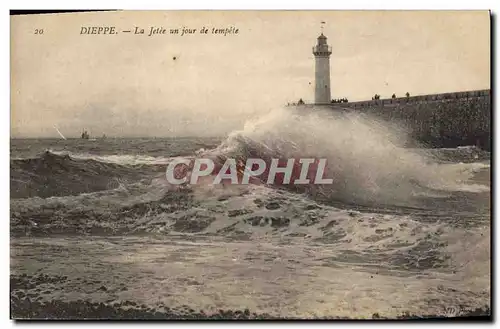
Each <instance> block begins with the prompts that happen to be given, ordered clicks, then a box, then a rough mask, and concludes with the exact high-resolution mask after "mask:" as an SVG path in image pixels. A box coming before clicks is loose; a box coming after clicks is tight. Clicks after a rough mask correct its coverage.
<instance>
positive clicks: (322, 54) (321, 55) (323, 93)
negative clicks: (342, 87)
mask: <svg viewBox="0 0 500 329" xmlns="http://www.w3.org/2000/svg"><path fill="white" fill-rule="evenodd" d="M313 54H314V58H315V59H316V76H315V79H316V81H315V91H314V103H315V104H329V103H330V100H331V94H330V55H331V54H332V48H331V47H329V46H328V44H327V43H326V37H325V36H324V35H323V33H321V35H320V36H319V37H318V43H317V44H316V46H314V47H313Z"/></svg>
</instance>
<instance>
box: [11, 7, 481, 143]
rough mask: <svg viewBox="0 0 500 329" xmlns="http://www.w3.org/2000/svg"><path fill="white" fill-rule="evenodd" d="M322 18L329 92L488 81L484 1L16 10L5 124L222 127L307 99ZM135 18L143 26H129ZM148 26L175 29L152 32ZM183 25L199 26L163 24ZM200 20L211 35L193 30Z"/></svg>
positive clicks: (354, 96)
mask: <svg viewBox="0 0 500 329" xmlns="http://www.w3.org/2000/svg"><path fill="white" fill-rule="evenodd" d="M321 21H324V22H325V24H324V27H323V33H324V34H325V36H326V37H328V44H329V45H331V46H332V55H331V57H330V69H331V85H332V98H343V97H346V98H348V99H349V100H350V101H356V100H366V99H371V97H372V96H373V95H374V94H375V93H377V94H380V95H381V98H389V97H390V96H391V95H392V94H393V93H395V94H396V95H398V96H403V95H404V94H405V93H406V92H409V93H410V94H411V95H421V94H433V93H441V92H454V91H465V90H475V89H488V88H490V16H489V12H488V11H260V12H259V11H122V12H94V13H66V14H50V15H29V16H12V17H11V137H13V138H31V137H58V133H57V131H56V130H55V128H54V126H57V127H58V129H59V130H60V131H61V132H62V133H63V134H64V135H65V136H66V137H77V136H79V134H81V131H82V129H88V130H89V132H90V133H91V135H94V136H101V135H102V134H106V135H107V136H114V137H138V136H144V137H152V136H157V137H161V136H223V135H225V134H227V133H229V132H231V131H233V130H238V129H241V128H242V127H243V125H244V123H245V122H246V121H247V120H249V119H252V118H256V117H258V116H260V115H263V114H266V113H268V112H269V111H271V110H273V109H275V108H279V107H282V106H283V105H285V104H286V103H287V102H296V101H297V100H298V99H299V98H303V99H304V100H305V101H306V102H307V101H313V98H314V56H313V54H312V47H313V45H314V44H315V43H316V38H317V37H318V36H319V34H320V33H321V24H320V22H321ZM91 26H101V27H103V26H108V27H111V26H114V27H115V29H116V31H117V32H118V34H114V35H87V34H83V35H82V34H80V32H81V29H82V27H91ZM136 27H137V28H139V29H141V28H142V29H144V31H145V34H144V35H136V34H134V33H133V32H134V31H135V28H136ZM151 27H160V28H161V27H163V28H165V29H166V30H167V34H161V35H153V36H148V34H149V31H150V30H151ZM183 27H186V28H189V29H197V30H196V32H195V33H194V34H189V35H184V36H181V35H180V34H179V35H175V34H169V33H168V32H169V30H170V29H175V28H177V29H180V30H182V28H183ZM203 27H206V28H207V29H209V33H208V34H200V33H199V31H200V29H202V28H203ZM212 28H220V29H225V28H233V30H234V29H236V28H237V29H238V34H230V35H226V36H224V35H221V34H211V33H210V32H211V29H212ZM36 29H43V34H35V30H36ZM123 30H131V31H132V32H131V33H123V32H122V31H123Z"/></svg>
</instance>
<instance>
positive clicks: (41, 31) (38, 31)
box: [35, 29, 43, 34]
mask: <svg viewBox="0 0 500 329" xmlns="http://www.w3.org/2000/svg"><path fill="white" fill-rule="evenodd" d="M35 34H43V29H35Z"/></svg>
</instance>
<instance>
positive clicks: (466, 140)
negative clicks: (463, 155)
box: [332, 90, 492, 151]
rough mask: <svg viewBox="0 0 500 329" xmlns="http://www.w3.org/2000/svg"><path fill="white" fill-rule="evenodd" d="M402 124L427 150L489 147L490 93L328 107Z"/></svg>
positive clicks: (429, 96) (376, 101) (406, 98)
mask: <svg viewBox="0 0 500 329" xmlns="http://www.w3.org/2000/svg"><path fill="white" fill-rule="evenodd" d="M332 106H334V107H337V106H341V107H343V108H349V109H351V110H355V111H362V112H364V113H368V114H372V115H375V116H378V117H381V118H383V119H386V120H390V121H396V122H399V123H402V124H403V125H405V126H406V127H407V128H408V130H409V131H410V133H411V135H412V136H413V137H414V138H415V139H416V140H417V141H419V142H421V143H424V144H426V145H428V146H430V147H457V146H465V145H476V146H478V147H480V148H482V149H484V150H488V151H489V150H490V148H491V128H490V127H491V112H492V111H491V91H490V90H474V91H466V92H455V93H446V94H435V95H422V96H412V97H401V98H392V99H379V100H371V101H363V102H351V103H342V104H332Z"/></svg>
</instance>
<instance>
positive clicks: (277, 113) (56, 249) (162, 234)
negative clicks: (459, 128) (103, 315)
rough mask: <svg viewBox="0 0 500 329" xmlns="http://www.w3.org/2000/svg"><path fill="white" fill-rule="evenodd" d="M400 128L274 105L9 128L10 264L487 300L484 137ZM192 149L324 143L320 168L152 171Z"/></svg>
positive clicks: (229, 295)
mask: <svg viewBox="0 0 500 329" xmlns="http://www.w3.org/2000/svg"><path fill="white" fill-rule="evenodd" d="M200 129H202V128H200ZM409 136H410V134H409V132H408V131H406V130H405V129H404V128H402V127H399V126H397V125H396V124H394V123H387V122H383V121H380V120H378V119H375V118H373V117H369V116H366V115H362V114H359V113H325V112H322V111H319V110H318V111H311V112H307V113H304V112H301V111H299V110H291V109H289V108H284V109H281V108H278V109H276V110H273V111H270V112H269V113H267V114H266V115H263V116H261V117H259V118H257V119H255V120H252V121H248V122H247V123H246V124H245V125H244V126H243V127H241V128H240V129H235V130H234V131H231V132H230V133H227V134H221V136H219V137H164V138H114V137H108V138H97V139H95V140H83V139H66V140H63V139H61V138H57V139H55V138H54V139H11V153H10V216H11V218H10V235H11V275H12V274H15V275H21V274H24V275H37V274H40V273H45V274H50V275H56V274H57V275H62V274H64V275H66V276H67V277H68V280H66V281H65V283H63V284H61V285H60V286H58V287H57V288H56V287H52V288H50V289H48V290H47V291H48V292H47V293H46V294H45V295H43V294H42V293H40V298H41V299H43V298H45V299H47V300H50V299H58V300H66V301H71V300H79V299H90V300H92V301H97V302H103V303H113V302H115V301H120V300H121V301H123V300H132V301H135V302H137V303H142V304H146V305H150V306H151V307H154V308H159V307H175V306H178V305H188V306H189V307H192V308H193V309H202V310H205V311H206V312H211V311H217V310H218V309H249V310H250V311H252V312H257V313H259V312H260V313H262V312H265V313H266V314H270V315H272V316H275V317H281V318H325V317H326V318H337V317H341V318H373V317H387V318H397V317H400V316H404V315H415V316H460V315H464V314H467V313H468V312H471V311H474V310H476V309H483V310H484V309H488V310H489V307H490V303H491V302H490V299H491V290H490V280H491V277H490V273H491V260H490V257H491V240H490V236H491V234H490V233H491V231H490V229H491V215H490V213H491V209H490V202H491V198H490V196H491V190H490V185H491V184H490V182H491V168H490V153H489V152H486V151H483V150H481V149H478V148H476V147H474V146H467V145H465V146H460V147H457V148H446V149H444V148H440V149H436V148H431V147H429V146H426V145H415V143H408V142H409V141H410V139H411V138H410V137H409ZM409 145H411V146H409ZM203 156H209V157H212V158H218V159H221V158H222V159H224V158H229V157H232V158H239V159H243V160H244V159H247V158H250V157H253V158H255V157H258V158H262V159H266V160H267V159H270V158H281V159H287V158H292V157H293V158H300V157H303V158H311V157H314V158H326V159H327V160H328V162H327V163H328V165H327V168H326V174H327V175H328V176H329V177H332V178H333V184H331V185H327V186H315V185H314V184H310V185H309V186H305V187H304V188H301V189H297V188H295V187H291V186H287V185H279V186H274V185H272V184H248V185H214V184H210V183H206V184H197V185H187V186H183V187H182V188H180V187H179V186H172V185H171V184H169V183H168V182H167V181H166V179H165V170H166V167H167V165H168V164H169V163H170V162H171V161H172V160H173V159H177V158H179V157H183V158H188V159H195V158H197V157H203ZM95 280H98V284H97V285H98V286H101V285H103V286H105V287H107V288H106V289H100V290H99V289H98V286H96V285H95V283H94V281H95ZM82 282H85V283H82ZM123 287H125V288H123Z"/></svg>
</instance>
